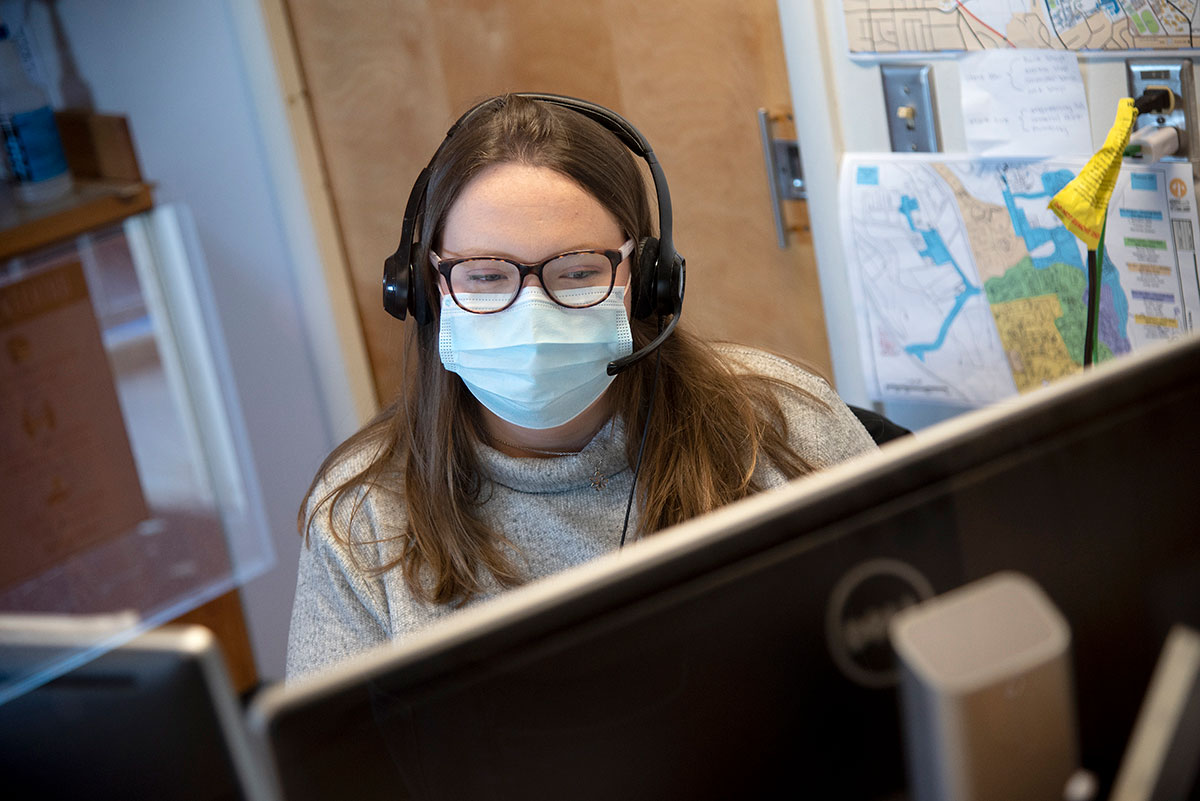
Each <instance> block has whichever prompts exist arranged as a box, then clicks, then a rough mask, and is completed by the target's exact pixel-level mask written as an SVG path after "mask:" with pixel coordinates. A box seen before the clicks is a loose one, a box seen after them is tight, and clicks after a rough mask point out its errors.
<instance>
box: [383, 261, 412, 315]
mask: <svg viewBox="0 0 1200 801" xmlns="http://www.w3.org/2000/svg"><path fill="white" fill-rule="evenodd" d="M401 263H402V262H401V259H400V252H399V251H396V252H395V253H393V254H392V255H391V256H388V257H387V259H385V260H384V262H383V310H384V311H386V312H387V313H388V314H390V315H391V316H393V317H395V318H396V319H397V320H403V319H404V318H405V316H407V314H408V299H409V297H410V296H411V294H412V287H411V286H409V283H410V281H409V277H408V273H407V271H406V270H405V269H404V267H401V266H400V265H401Z"/></svg>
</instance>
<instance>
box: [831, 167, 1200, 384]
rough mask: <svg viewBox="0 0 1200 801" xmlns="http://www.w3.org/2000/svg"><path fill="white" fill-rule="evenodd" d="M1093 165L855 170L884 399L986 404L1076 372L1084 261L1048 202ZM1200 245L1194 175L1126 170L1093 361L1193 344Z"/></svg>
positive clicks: (861, 306)
mask: <svg viewBox="0 0 1200 801" xmlns="http://www.w3.org/2000/svg"><path fill="white" fill-rule="evenodd" d="M1086 161H1087V160H1086V158H1077V159H1008V160H1002V159H971V158H966V157H961V156H958V157H956V156H945V155H930V156H914V155H899V154H890V153H888V154H848V155H847V156H846V158H845V160H844V162H843V165H842V174H841V186H840V203H841V208H840V213H841V223H842V231H843V243H844V249H845V254H846V266H847V272H848V274H849V277H850V285H851V289H852V291H853V293H854V298H855V312H856V316H857V324H858V330H859V344H860V348H861V355H862V361H863V364H864V369H865V377H866V378H867V384H868V387H869V389H870V391H871V394H872V396H873V397H874V398H876V399H879V400H884V401H887V400H908V401H911V400H920V399H928V400H936V401H940V402H942V403H956V404H962V405H965V406H978V405H982V404H985V403H990V402H993V401H996V400H1000V399H1002V398H1005V397H1009V396H1011V395H1013V394H1014V393H1015V392H1018V391H1022V392H1023V391H1026V390H1030V389H1035V388H1037V387H1040V386H1043V385H1045V384H1049V383H1051V382H1053V381H1055V380H1057V379H1058V378H1061V377H1062V376H1065V375H1069V374H1072V373H1075V372H1077V371H1079V370H1080V369H1082V367H1081V366H1082V359H1083V341H1084V330H1085V323H1086V316H1087V293H1088V287H1087V253H1086V251H1085V250H1084V247H1083V243H1081V242H1080V241H1079V239H1077V238H1076V237H1075V236H1074V235H1072V234H1071V233H1070V232H1069V231H1068V230H1067V229H1066V228H1065V227H1064V226H1063V225H1062V223H1061V221H1060V220H1059V219H1058V218H1057V217H1056V216H1055V215H1054V214H1053V213H1052V212H1051V211H1050V210H1049V209H1048V208H1047V203H1048V201H1049V199H1050V198H1051V197H1053V196H1054V194H1055V193H1057V192H1058V191H1059V190H1060V189H1061V188H1062V187H1063V186H1065V185H1066V183H1067V182H1069V181H1070V180H1071V179H1072V178H1074V177H1075V176H1076V175H1077V174H1078V173H1079V171H1080V170H1081V169H1082V168H1083V166H1084V164H1085V163H1086ZM1198 238H1200V222H1198V221H1197V214H1196V200H1195V188H1194V186H1193V183H1192V175H1191V167H1190V165H1189V164H1187V163H1159V164H1150V165H1142V164H1132V163H1129V162H1126V163H1125V164H1124V165H1123V166H1122V169H1121V171H1120V174H1119V176H1118V179H1117V183H1116V186H1115V188H1114V191H1113V194H1112V198H1111V200H1110V203H1109V208H1108V228H1107V234H1106V237H1105V250H1104V254H1105V255H1104V264H1103V271H1102V275H1101V287H1100V308H1099V319H1098V329H1099V346H1098V347H1097V351H1096V360H1097V361H1098V362H1099V361H1104V360H1107V359H1112V358H1116V357H1119V356H1121V355H1122V354H1125V353H1130V352H1132V351H1136V350H1137V349H1138V348H1140V347H1143V346H1144V345H1146V344H1148V343H1150V342H1156V341H1161V340H1164V339H1173V338H1175V337H1178V336H1182V335H1183V334H1184V332H1186V331H1189V330H1196V328H1197V326H1198V325H1200V274H1198V271H1197V256H1196V242H1197V239H1198Z"/></svg>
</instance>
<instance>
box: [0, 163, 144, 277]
mask: <svg viewBox="0 0 1200 801" xmlns="http://www.w3.org/2000/svg"><path fill="white" fill-rule="evenodd" d="M150 189H151V187H150V185H149V184H146V183H140V182H135V183H131V182H129V181H111V180H109V181H103V180H101V181H80V180H76V183H75V187H74V189H72V191H71V194H69V195H66V196H65V197H62V198H59V199H58V200H54V201H52V202H50V203H46V204H44V205H41V206H34V207H25V206H18V205H16V204H15V203H14V202H13V200H12V197H11V195H7V196H5V197H4V198H3V199H0V261H4V260H7V259H11V258H13V257H14V256H19V255H21V254H22V253H28V252H30V251H33V250H37V249H39V248H43V247H46V246H47V245H52V244H54V243H56V242H61V241H64V240H69V239H73V238H75V237H77V236H79V235H80V234H82V233H86V232H87V231H92V230H95V229H97V228H102V227H104V226H108V225H113V224H115V223H118V222H120V221H121V220H123V219H125V218H126V217H131V216H133V215H134V214H140V213H141V212H143V211H149V210H150V209H151V208H153V207H154V200H153V198H152V197H151V194H150Z"/></svg>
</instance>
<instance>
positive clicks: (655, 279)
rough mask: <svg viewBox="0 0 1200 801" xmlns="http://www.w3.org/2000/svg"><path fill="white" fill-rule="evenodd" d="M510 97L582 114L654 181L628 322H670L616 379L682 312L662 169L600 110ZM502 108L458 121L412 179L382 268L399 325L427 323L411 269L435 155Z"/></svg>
mask: <svg viewBox="0 0 1200 801" xmlns="http://www.w3.org/2000/svg"><path fill="white" fill-rule="evenodd" d="M516 96H518V97H524V98H528V99H530V100H536V101H539V102H542V103H550V104H552V105H556V106H561V107H563V108H567V109H571V110H572V111H575V112H577V113H579V114H582V115H583V116H585V117H587V118H588V119H590V120H592V121H594V122H596V123H598V124H599V125H601V126H602V127H603V128H605V129H606V130H608V131H610V132H612V133H613V134H614V135H615V136H616V137H617V138H618V139H620V140H621V142H622V143H624V145H625V146H626V147H628V148H629V149H630V150H631V151H633V153H634V154H635V155H637V156H639V157H640V158H642V159H643V160H644V161H645V162H646V164H647V165H648V166H649V167H650V175H651V177H652V178H653V180H654V191H655V195H656V197H657V202H658V238H657V239H656V238H654V237H652V236H648V237H645V238H643V239H642V241H641V242H639V243H638V248H637V271H636V272H635V274H634V275H635V278H634V284H633V289H632V292H633V298H632V311H633V316H634V317H636V318H637V319H639V320H641V319H646V318H648V317H651V316H654V315H658V316H659V317H660V318H661V317H664V316H667V315H670V316H671V322H670V323H669V324H668V325H667V326H666V327H665V328H664V329H663V330H662V331H661V332H659V334H658V336H657V337H656V338H655V339H654V341H653V342H651V343H649V344H648V345H647V346H646V347H644V348H642V349H641V350H639V351H637V352H636V353H632V354H630V355H629V356H625V357H623V358H620V359H617V360H616V361H613V362H610V363H609V365H608V374H609V375H616V374H617V373H619V372H620V371H621V370H624V369H625V368H626V367H629V366H630V365H632V364H634V363H636V362H638V361H640V360H641V359H642V358H644V357H645V356H647V355H648V354H649V353H650V352H652V351H653V350H654V349H655V348H657V347H658V346H659V345H661V344H662V343H663V341H664V340H665V339H666V338H667V337H668V336H670V334H671V332H672V331H673V330H674V329H675V325H676V324H677V323H678V322H679V316H680V313H681V312H682V310H683V288H684V272H685V270H684V267H685V262H684V259H683V257H682V256H680V255H679V254H678V253H676V252H675V244H674V242H673V240H672V238H671V193H670V190H669V189H668V188H667V178H666V176H665V175H663V171H662V167H660V166H659V164H658V158H657V157H656V156H655V155H654V151H653V150H652V149H651V148H650V143H649V142H647V141H646V138H645V137H644V136H642V134H641V133H640V132H639V131H638V129H637V128H634V127H633V126H632V125H630V124H629V122H628V121H627V120H625V118H624V117H621V116H620V115H619V114H617V113H615V112H613V111H610V110H609V109H607V108H605V107H604V106H600V105H597V104H595V103H589V102H588V101H586V100H579V99H577V98H574V97H566V96H564V95H550V94H540V93H536V92H519V93H516ZM504 103H505V99H504V97H493V98H490V99H488V100H485V101H483V102H482V103H479V104H478V105H476V106H474V107H473V108H471V109H469V110H468V111H467V112H466V113H465V114H463V115H462V116H461V117H459V118H458V120H457V121H456V122H455V123H454V124H453V125H451V126H450V130H449V131H447V132H446V137H445V139H443V140H442V143H441V144H440V145H438V149H437V150H436V151H435V152H434V154H433V158H432V159H430V160H429V164H428V165H426V167H425V168H424V169H423V170H421V174H420V175H419V176H417V181H416V183H415V184H413V188H412V192H410V193H409V195H408V202H407V203H406V204H405V206H404V227H403V228H402V230H401V234H400V245H399V247H397V248H396V252H395V253H393V254H392V255H391V256H388V258H387V259H386V260H385V261H384V262H383V308H384V309H385V310H386V311H387V313H388V314H390V315H392V316H393V317H395V318H397V319H400V320H403V319H405V318H406V317H407V316H408V315H409V314H412V316H413V319H415V320H416V321H417V324H418V325H426V324H428V323H431V322H433V319H434V315H433V309H432V308H430V305H429V300H428V298H427V297H426V294H425V285H424V279H423V278H422V276H423V275H424V274H425V272H426V271H425V269H424V267H423V266H421V265H418V264H416V263H415V260H416V255H417V254H416V251H417V245H418V244H419V242H418V241H417V227H418V223H419V221H420V218H421V215H422V214H423V213H424V212H425V193H426V189H427V187H428V185H429V177H430V175H431V173H432V171H433V165H434V164H435V163H436V162H437V160H438V156H440V155H441V153H442V150H443V148H445V147H446V143H447V142H449V141H450V140H451V138H452V137H453V136H454V133H455V132H456V131H457V130H458V129H459V127H460V126H461V125H463V124H465V123H466V122H467V121H469V120H470V119H472V118H473V117H474V116H475V115H476V114H480V113H485V112H488V111H495V110H497V109H499V108H500V107H502V106H503V105H504Z"/></svg>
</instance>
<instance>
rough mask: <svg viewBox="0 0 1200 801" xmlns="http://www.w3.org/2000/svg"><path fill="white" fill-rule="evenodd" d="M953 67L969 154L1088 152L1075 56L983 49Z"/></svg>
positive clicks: (1084, 104)
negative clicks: (956, 69) (958, 79)
mask: <svg viewBox="0 0 1200 801" xmlns="http://www.w3.org/2000/svg"><path fill="white" fill-rule="evenodd" d="M958 65H959V76H960V79H961V81H962V111H963V126H964V128H965V132H966V138H967V152H968V153H971V154H973V155H978V156H1007V155H1019V156H1074V155H1089V154H1090V153H1091V152H1092V132H1091V125H1090V123H1089V121H1088V107H1087V96H1086V94H1085V92H1084V88H1083V79H1082V77H1081V76H1080V74H1079V63H1078V60H1077V57H1076V56H1075V54H1074V53H1069V52H1056V51H1052V50H1012V49H1006V50H983V51H979V52H975V53H970V54H968V55H965V56H963V57H962V58H961V59H959V62H958Z"/></svg>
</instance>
